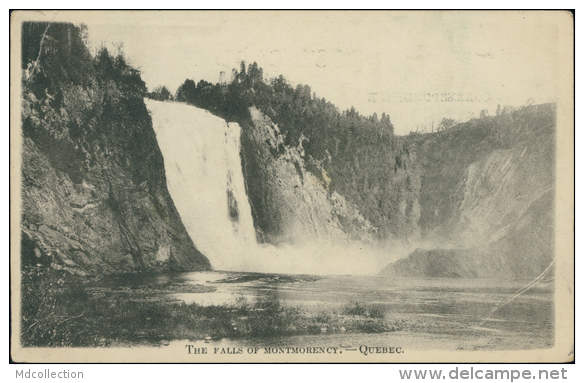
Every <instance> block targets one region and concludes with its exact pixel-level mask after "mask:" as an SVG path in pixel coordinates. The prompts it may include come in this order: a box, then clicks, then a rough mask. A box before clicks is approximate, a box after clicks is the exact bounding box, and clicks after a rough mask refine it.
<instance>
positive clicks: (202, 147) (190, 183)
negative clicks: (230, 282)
mask: <svg viewBox="0 0 584 383" xmlns="http://www.w3.org/2000/svg"><path fill="white" fill-rule="evenodd" d="M146 105H147V107H148V109H149V110H150V113H151V114H152V122H153V125H154V131H155V132H156V138H157V140H158V145H159V147H160V150H161V151H162V154H163V156H164V165H165V169H166V178H167V183H168V189H169V192H170V194H171V196H172V199H173V200H174V204H175V206H176V208H177V210H178V212H179V214H180V216H181V219H182V221H183V224H184V225H185V227H186V229H187V232H188V233H189V235H190V236H191V239H192V240H193V242H194V243H195V245H196V246H197V248H198V249H199V250H200V251H201V252H203V254H205V255H206V256H207V258H209V260H210V261H211V264H212V265H213V266H214V267H215V268H220V269H222V268H226V267H227V268H230V267H228V266H229V265H228V264H229V263H230V262H228V261H229V257H233V256H237V252H238V251H239V250H241V249H243V248H249V247H250V246H251V247H255V246H256V237H255V230H254V227H253V219H252V216H251V208H250V205H249V201H248V199H247V196H246V194H245V185H244V179H243V174H242V172H241V160H240V158H239V149H240V148H239V137H240V127H239V125H238V124H236V123H229V124H227V123H226V122H225V120H223V119H221V118H219V117H216V116H214V115H212V114H211V113H209V112H207V111H206V110H204V109H199V108H195V107H193V106H190V105H185V104H180V103H170V102H160V101H153V100H146ZM230 202H231V206H232V209H231V211H232V213H233V214H231V215H230V209H229V206H230Z"/></svg>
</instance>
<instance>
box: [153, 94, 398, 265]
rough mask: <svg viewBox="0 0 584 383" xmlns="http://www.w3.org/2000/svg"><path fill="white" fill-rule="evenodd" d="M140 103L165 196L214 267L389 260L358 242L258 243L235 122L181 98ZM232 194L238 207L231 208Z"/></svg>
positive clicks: (363, 263) (373, 262) (374, 262)
mask: <svg viewBox="0 0 584 383" xmlns="http://www.w3.org/2000/svg"><path fill="white" fill-rule="evenodd" d="M145 102H146V106H147V107H148V109H149V110H150V113H151V115H152V122H153V125H154V131H155V132H156V137H157V140H158V145H159V147H160V150H161V151H162V155H163V157H164V166H165V169H166V179H167V184H168V189H169V192H170V195H171V196H172V199H173V201H174V204H175V206H176V208H177V210H178V213H179V215H180V217H181V219H182V221H183V224H184V225H185V228H186V230H187V232H188V233H189V235H190V237H191V239H192V240H193V242H194V243H195V245H196V246H197V248H198V249H199V250H200V251H201V252H202V253H203V254H204V255H205V256H206V257H207V258H208V259H209V261H210V262H211V264H212V266H213V268H215V269H216V270H231V271H256V272H279V273H292V274H320V275H330V274H374V273H377V272H379V270H381V269H382V268H383V267H384V266H385V265H387V263H388V262H389V259H388V253H387V252H386V251H383V250H380V249H372V248H370V247H367V248H365V247H364V246H363V245H362V244H359V243H352V244H348V243H346V242H342V243H341V242H338V241H337V242H336V243H335V242H327V243H322V242H321V243H310V244H305V245H301V246H298V245H297V246H289V245H281V246H278V247H276V246H272V245H267V244H261V245H259V244H257V242H256V236H255V229H254V226H253V218H252V215H251V208H250V204H249V200H248V198H247V195H246V193H245V184H244V182H245V181H244V178H243V172H242V168H241V160H240V157H239V152H240V133H241V130H240V127H239V125H238V124H236V123H229V124H228V123H226V122H225V120H223V119H221V118H219V117H216V116H214V115H212V114H211V113H209V112H208V111H206V110H204V109H199V108H196V107H194V106H190V105H186V104H181V103H173V102H160V101H153V100H145ZM230 201H231V206H232V207H233V206H235V204H236V205H237V208H236V209H234V208H232V209H231V212H232V213H233V212H235V210H236V211H237V213H236V214H230V208H229V206H230ZM234 201H235V202H234Z"/></svg>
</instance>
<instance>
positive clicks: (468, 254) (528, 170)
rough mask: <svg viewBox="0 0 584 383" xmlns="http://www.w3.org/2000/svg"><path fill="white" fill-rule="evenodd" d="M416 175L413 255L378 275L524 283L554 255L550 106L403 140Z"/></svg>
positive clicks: (541, 269) (552, 155)
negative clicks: (418, 238)
mask: <svg viewBox="0 0 584 383" xmlns="http://www.w3.org/2000/svg"><path fill="white" fill-rule="evenodd" d="M404 144H405V145H407V147H408V148H409V150H410V151H412V152H414V153H416V155H417V158H418V159H419V166H420V167H421V169H422V186H421V191H420V206H421V213H420V221H419V225H420V229H421V231H422V233H423V236H424V238H425V239H426V241H427V243H430V244H434V249H433V248H430V250H422V249H419V250H417V251H415V252H414V253H412V254H411V255H410V256H409V257H408V258H406V259H402V260H400V261H398V262H396V263H394V264H392V265H389V266H388V267H387V268H386V269H385V270H383V271H382V275H401V276H410V275H416V276H421V275H424V276H460V277H502V278H508V277H513V278H529V277H533V276H537V275H539V273H541V272H542V271H543V270H545V269H546V267H547V266H548V265H549V264H550V263H551V261H552V260H553V257H554V252H553V251H554V250H553V249H554V208H553V206H554V195H555V193H554V190H555V185H554V182H555V177H554V174H555V160H554V158H555V106H554V105H550V104H547V105H538V106H531V107H525V108H521V109H519V110H516V111H507V112H506V113H503V114H501V115H497V116H493V117H486V118H483V119H479V120H472V121H470V122H468V123H465V124H460V125H458V126H456V127H455V128H453V129H451V130H449V131H445V132H440V133H434V134H429V135H423V136H413V137H408V138H406V139H405V143H404Z"/></svg>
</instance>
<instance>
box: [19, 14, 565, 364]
mask: <svg viewBox="0 0 584 383" xmlns="http://www.w3.org/2000/svg"><path fill="white" fill-rule="evenodd" d="M573 30H574V24H573V13H571V12H569V11H15V12H12V13H11V36H10V38H11V98H10V108H11V126H10V129H11V130H10V140H11V153H10V156H11V168H10V171H11V178H10V181H11V201H10V207H11V222H10V230H11V256H10V265H11V296H10V299H11V301H10V303H11V321H12V323H11V357H12V359H13V360H14V361H17V362H34V363H41V362H60V363H74V362H145V363H152V362H162V363H166V362H169V363H175V362H181V363H182V362H189V363H210V362H221V363H233V362H235V363H264V362H326V363H349V362H350V363H353V362H364V363H370V362H382V363H404V362H430V363H432V362H456V363H459V362H475V363H477V362H478V363H480V362H497V363H501V362H546V363H552V362H569V361H571V360H573V358H574V356H573V349H574V210H573V207H574V163H573V158H574V67H573V60H574V56H573V54H574V49H573V42H574V36H573Z"/></svg>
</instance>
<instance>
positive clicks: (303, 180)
mask: <svg viewBox="0 0 584 383" xmlns="http://www.w3.org/2000/svg"><path fill="white" fill-rule="evenodd" d="M249 113H250V119H249V121H247V122H240V123H241V124H242V138H241V144H242V161H243V168H244V175H245V178H246V182H247V192H248V197H249V199H250V202H251V206H252V215H253V217H254V225H255V227H256V231H257V233H258V239H259V240H260V242H267V243H272V244H279V243H288V244H295V243H297V244H301V243H304V242H310V241H312V240H327V241H349V240H358V241H363V242H370V241H371V240H372V234H373V233H374V230H373V228H372V227H371V225H370V223H369V222H368V221H367V220H366V219H365V218H363V216H362V215H361V214H360V213H359V211H358V210H357V208H356V207H355V206H354V205H353V204H351V203H349V202H348V201H347V200H345V198H343V196H341V195H340V194H338V193H336V192H329V184H330V178H329V176H328V175H327V173H326V171H325V170H324V168H323V167H322V166H321V163H320V162H318V161H316V160H314V159H312V158H311V157H309V156H307V155H306V154H305V152H304V149H303V147H302V145H303V142H305V141H304V140H302V139H301V140H299V142H298V145H297V146H290V145H285V144H284V138H283V137H282V135H281V134H280V131H279V128H278V126H277V125H275V124H274V123H273V122H272V121H271V119H270V118H269V117H267V116H265V115H264V114H262V113H261V112H260V111H259V110H258V109H256V108H254V107H252V108H250V109H249ZM309 169H310V170H309Z"/></svg>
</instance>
